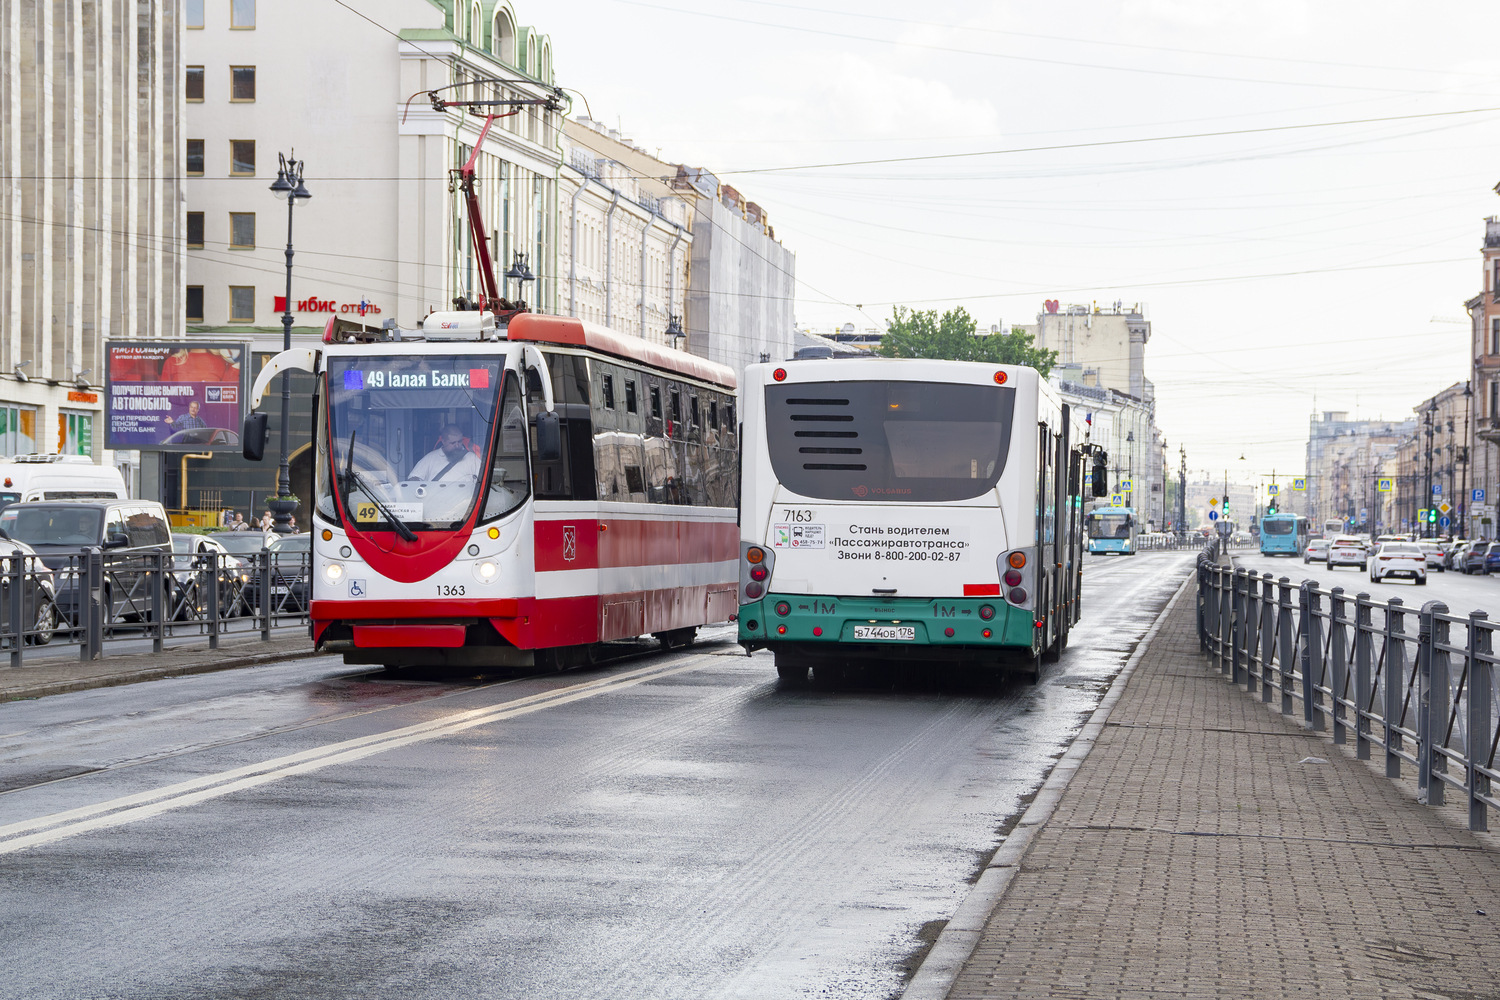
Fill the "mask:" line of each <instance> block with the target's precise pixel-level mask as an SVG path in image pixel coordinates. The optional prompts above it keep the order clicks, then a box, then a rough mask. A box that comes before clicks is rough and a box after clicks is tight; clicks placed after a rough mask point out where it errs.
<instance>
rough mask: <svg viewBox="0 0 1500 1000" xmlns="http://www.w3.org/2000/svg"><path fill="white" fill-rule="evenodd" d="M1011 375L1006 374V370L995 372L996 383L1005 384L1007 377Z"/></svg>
mask: <svg viewBox="0 0 1500 1000" xmlns="http://www.w3.org/2000/svg"><path fill="white" fill-rule="evenodd" d="M1009 377H1010V376H1008V375H1006V374H1005V373H1004V372H996V373H995V384H996V385H1004V384H1005V380H1006V379H1007V378H1009Z"/></svg>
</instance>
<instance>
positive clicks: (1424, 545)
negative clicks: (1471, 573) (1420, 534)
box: [1415, 541, 1448, 573]
mask: <svg viewBox="0 0 1500 1000" xmlns="http://www.w3.org/2000/svg"><path fill="white" fill-rule="evenodd" d="M1415 544H1416V546H1417V548H1419V549H1421V550H1422V554H1423V555H1424V556H1425V557H1426V559H1427V568H1428V569H1435V570H1437V571H1438V572H1439V573H1441V572H1443V570H1445V569H1447V568H1448V567H1447V566H1446V565H1445V564H1444V562H1443V545H1442V543H1441V542H1434V541H1425V542H1416V543H1415Z"/></svg>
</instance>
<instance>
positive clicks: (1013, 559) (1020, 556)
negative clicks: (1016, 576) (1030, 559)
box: [1005, 552, 1026, 569]
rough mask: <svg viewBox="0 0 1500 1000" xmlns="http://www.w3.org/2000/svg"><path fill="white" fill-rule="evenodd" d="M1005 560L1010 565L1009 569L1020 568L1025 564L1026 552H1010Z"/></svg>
mask: <svg viewBox="0 0 1500 1000" xmlns="http://www.w3.org/2000/svg"><path fill="white" fill-rule="evenodd" d="M1005 561H1006V563H1008V564H1009V565H1010V568H1011V569H1020V568H1021V567H1023V566H1025V565H1026V553H1024V552H1012V553H1011V554H1010V556H1009V557H1008V558H1007V559H1006V560H1005Z"/></svg>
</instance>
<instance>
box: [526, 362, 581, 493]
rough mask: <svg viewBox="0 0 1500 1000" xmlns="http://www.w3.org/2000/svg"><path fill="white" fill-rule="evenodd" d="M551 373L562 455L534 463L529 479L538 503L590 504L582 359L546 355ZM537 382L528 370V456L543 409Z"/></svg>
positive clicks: (534, 448)
mask: <svg viewBox="0 0 1500 1000" xmlns="http://www.w3.org/2000/svg"><path fill="white" fill-rule="evenodd" d="M547 365H548V367H549V368H550V369H551V370H552V395H553V400H554V402H555V404H556V406H557V415H558V423H559V429H560V431H561V436H562V453H561V454H560V455H559V456H558V457H557V458H555V459H550V460H547V461H541V460H538V461H537V462H536V463H535V464H534V465H533V467H532V470H531V475H532V481H533V484H534V488H535V491H536V496H537V499H539V500H593V499H594V498H595V495H596V494H595V489H594V461H593V426H592V421H591V419H590V416H589V375H588V365H587V363H586V362H585V361H584V359H582V358H579V357H576V356H574V355H568V354H551V353H549V354H548V355H547ZM545 405H546V404H545V403H544V402H543V396H542V387H541V382H540V380H538V378H537V376H536V373H535V371H533V370H530V369H528V371H527V378H526V414H527V418H528V420H529V422H530V425H531V429H530V435H531V453H532V454H533V455H535V454H536V418H537V415H538V414H539V413H541V412H542V410H543V408H544V407H545Z"/></svg>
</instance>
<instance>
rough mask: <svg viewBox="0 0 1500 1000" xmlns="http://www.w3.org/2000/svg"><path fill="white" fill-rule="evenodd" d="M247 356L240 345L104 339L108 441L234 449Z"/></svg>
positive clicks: (149, 447)
mask: <svg viewBox="0 0 1500 1000" xmlns="http://www.w3.org/2000/svg"><path fill="white" fill-rule="evenodd" d="M248 357H249V345H248V344H243V343H220V344H206V343H203V342H202V341H197V342H193V343H173V342H161V341H152V342H143V341H110V342H108V343H106V344H105V345H104V364H105V387H104V391H105V403H104V426H105V446H106V447H108V448H138V449H140V450H142V451H212V450H215V449H221V448H222V449H232V450H235V451H238V450H239V447H240V423H241V421H242V420H243V418H244V409H243V403H244V400H245V396H246V391H245V368H246V366H245V363H244V362H245V361H246V360H247V359H248Z"/></svg>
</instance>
